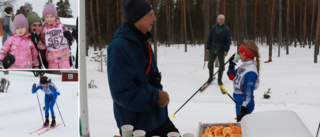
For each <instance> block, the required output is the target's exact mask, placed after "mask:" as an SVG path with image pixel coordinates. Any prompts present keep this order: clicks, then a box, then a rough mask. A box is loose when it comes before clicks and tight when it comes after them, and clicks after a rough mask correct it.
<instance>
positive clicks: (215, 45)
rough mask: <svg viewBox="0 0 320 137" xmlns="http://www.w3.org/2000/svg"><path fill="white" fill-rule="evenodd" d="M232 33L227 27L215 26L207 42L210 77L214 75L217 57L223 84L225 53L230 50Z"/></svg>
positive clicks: (219, 79) (219, 78)
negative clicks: (214, 64)
mask: <svg viewBox="0 0 320 137" xmlns="http://www.w3.org/2000/svg"><path fill="white" fill-rule="evenodd" d="M230 42H231V33H230V29H229V27H228V26H227V25H225V24H223V25H222V26H220V25H219V24H218V23H217V24H215V25H213V26H212V28H211V30H210V34H209V37H208V41H207V45H208V46H207V49H209V51H210V55H209V62H208V69H209V75H210V77H211V76H212V75H213V69H214V67H213V63H214V60H215V59H216V57H218V59H219V72H218V82H221V79H222V75H223V71H224V52H228V51H229V49H230ZM221 83H222V82H221Z"/></svg>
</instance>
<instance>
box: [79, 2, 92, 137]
mask: <svg viewBox="0 0 320 137" xmlns="http://www.w3.org/2000/svg"><path fill="white" fill-rule="evenodd" d="M84 9H86V8H85V1H84V0H79V15H80V16H79V22H78V24H79V28H80V29H78V30H81V31H80V33H78V37H79V38H80V40H78V42H79V45H80V46H79V47H80V48H81V49H80V56H79V57H80V59H79V60H80V62H79V65H80V67H79V71H80V82H79V85H80V86H79V87H80V112H79V113H80V123H79V124H80V130H79V131H80V136H81V137H90V133H89V114H88V97H87V68H86V20H85V19H86V14H85V10H84Z"/></svg>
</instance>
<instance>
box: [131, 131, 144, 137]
mask: <svg viewBox="0 0 320 137" xmlns="http://www.w3.org/2000/svg"><path fill="white" fill-rule="evenodd" d="M145 136H146V132H145V131H143V130H135V131H134V132H133V137H145Z"/></svg>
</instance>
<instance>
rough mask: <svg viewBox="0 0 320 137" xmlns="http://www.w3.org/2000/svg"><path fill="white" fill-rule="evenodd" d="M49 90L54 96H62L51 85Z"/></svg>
mask: <svg viewBox="0 0 320 137" xmlns="http://www.w3.org/2000/svg"><path fill="white" fill-rule="evenodd" d="M49 89H50V90H51V91H52V92H53V93H54V94H57V95H60V93H59V92H57V89H56V88H55V87H53V86H52V85H49Z"/></svg>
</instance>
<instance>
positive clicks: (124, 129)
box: [121, 125, 133, 137]
mask: <svg viewBox="0 0 320 137" xmlns="http://www.w3.org/2000/svg"><path fill="white" fill-rule="evenodd" d="M132 131H133V126H132V125H123V126H121V133H122V137H132Z"/></svg>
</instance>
